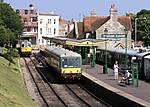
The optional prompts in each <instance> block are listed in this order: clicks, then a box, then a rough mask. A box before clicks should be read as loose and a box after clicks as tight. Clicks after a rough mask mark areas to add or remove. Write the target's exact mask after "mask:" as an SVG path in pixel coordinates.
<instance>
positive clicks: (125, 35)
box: [124, 28, 128, 69]
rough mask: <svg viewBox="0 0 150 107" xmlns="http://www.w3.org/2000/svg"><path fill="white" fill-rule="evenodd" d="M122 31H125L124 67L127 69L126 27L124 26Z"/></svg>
mask: <svg viewBox="0 0 150 107" xmlns="http://www.w3.org/2000/svg"><path fill="white" fill-rule="evenodd" d="M124 32H125V68H126V69H127V68H128V62H127V42H128V41H127V35H128V29H127V28H125V29H124Z"/></svg>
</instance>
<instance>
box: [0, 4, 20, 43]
mask: <svg viewBox="0 0 150 107" xmlns="http://www.w3.org/2000/svg"><path fill="white" fill-rule="evenodd" d="M0 26H1V27H0V28H1V31H3V32H2V34H4V35H2V34H1V37H0V38H1V40H0V41H3V40H4V39H6V37H7V36H8V38H9V39H8V38H7V40H9V43H10V44H11V45H12V44H14V43H15V41H16V39H17V37H18V35H21V33H22V25H21V20H20V17H19V16H18V15H17V14H16V13H15V11H14V10H13V9H12V8H11V6H10V5H9V4H6V3H0ZM4 29H5V30H4ZM4 32H5V33H4ZM0 33H1V32H0ZM3 43H5V41H4V42H3ZM1 44H2V43H1Z"/></svg>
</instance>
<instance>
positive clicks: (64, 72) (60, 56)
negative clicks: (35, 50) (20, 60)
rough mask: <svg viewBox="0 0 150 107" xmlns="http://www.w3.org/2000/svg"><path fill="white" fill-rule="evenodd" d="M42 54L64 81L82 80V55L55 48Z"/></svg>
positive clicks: (48, 48) (52, 47)
mask: <svg viewBox="0 0 150 107" xmlns="http://www.w3.org/2000/svg"><path fill="white" fill-rule="evenodd" d="M40 53H41V54H42V55H43V56H44V57H45V61H46V62H47V63H48V65H49V66H52V67H53V68H55V69H56V71H57V72H58V73H59V74H60V75H61V77H63V79H65V80H70V79H73V80H74V79H77V80H80V79H81V74H82V69H81V68H82V58H81V55H80V54H78V53H76V52H73V51H69V50H67V49H64V48H60V47H55V46H49V47H47V48H46V49H45V50H41V51H40Z"/></svg>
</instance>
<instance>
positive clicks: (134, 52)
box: [97, 48, 150, 57]
mask: <svg viewBox="0 0 150 107" xmlns="http://www.w3.org/2000/svg"><path fill="white" fill-rule="evenodd" d="M97 50H103V51H105V48H101V49H97ZM107 51H109V52H114V53H115V52H116V53H120V54H125V49H120V48H108V49H107ZM127 54H128V55H131V56H138V57H145V56H147V55H150V52H141V53H140V52H137V51H135V50H129V49H127Z"/></svg>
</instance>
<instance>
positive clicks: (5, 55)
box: [0, 48, 19, 64]
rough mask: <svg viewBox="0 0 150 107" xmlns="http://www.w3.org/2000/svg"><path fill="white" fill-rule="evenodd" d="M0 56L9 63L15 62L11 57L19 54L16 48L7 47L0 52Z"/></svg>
mask: <svg viewBox="0 0 150 107" xmlns="http://www.w3.org/2000/svg"><path fill="white" fill-rule="evenodd" d="M0 56H2V57H3V58H5V59H6V60H8V61H9V62H10V64H11V63H13V64H15V62H14V60H13V59H14V57H18V56H19V54H18V51H17V49H13V48H9V49H7V51H6V52H4V53H0Z"/></svg>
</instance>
